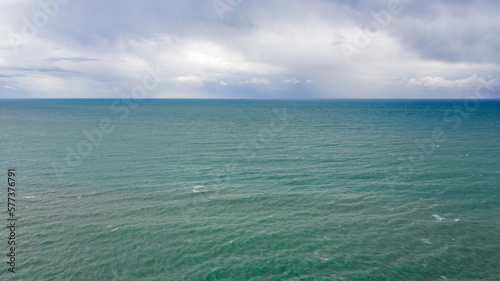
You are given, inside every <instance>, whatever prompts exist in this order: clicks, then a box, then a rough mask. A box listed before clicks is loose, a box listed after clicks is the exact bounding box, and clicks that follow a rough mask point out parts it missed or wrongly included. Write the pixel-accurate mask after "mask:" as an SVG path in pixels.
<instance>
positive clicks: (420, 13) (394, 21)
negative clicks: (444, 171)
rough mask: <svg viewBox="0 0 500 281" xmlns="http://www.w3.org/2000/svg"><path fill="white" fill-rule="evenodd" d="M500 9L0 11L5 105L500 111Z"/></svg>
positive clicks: (198, 3) (63, 3)
mask: <svg viewBox="0 0 500 281" xmlns="http://www.w3.org/2000/svg"><path fill="white" fill-rule="evenodd" d="M499 7H500V6H499V5H498V2H497V1H494V0H490V1H486V0H485V1H481V0H477V1H465V0H455V1H452V0H440V1H439V0H435V1H430V0H429V1H425V0H424V1H422V0H418V1H417V0H400V1H397V0H361V1H354V0H353V1H349V0H183V1H181V0H147V1H133V0H121V1H118V0H108V1H97V0H41V1H27V0H25V1H19V0H2V1H1V2H0V34H1V36H0V98H115V97H120V96H123V95H128V94H130V93H131V91H133V90H134V89H136V90H137V89H141V87H142V89H146V91H142V92H141V93H142V96H144V97H149V98H271V99H281V98H285V99H295V98H474V97H480V98H500V51H499V50H500V17H499V16H498V15H499V13H500V8H499Z"/></svg>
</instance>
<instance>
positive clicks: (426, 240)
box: [420, 238, 432, 245]
mask: <svg viewBox="0 0 500 281" xmlns="http://www.w3.org/2000/svg"><path fill="white" fill-rule="evenodd" d="M420 241H422V242H424V243H425V244H429V245H431V244H432V242H431V241H429V239H425V238H421V239H420Z"/></svg>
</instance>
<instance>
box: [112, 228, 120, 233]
mask: <svg viewBox="0 0 500 281" xmlns="http://www.w3.org/2000/svg"><path fill="white" fill-rule="evenodd" d="M118 229H119V227H117V228H115V229H113V230H111V232H114V231H117V230H118Z"/></svg>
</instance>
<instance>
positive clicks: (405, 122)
mask: <svg viewBox="0 0 500 281" xmlns="http://www.w3.org/2000/svg"><path fill="white" fill-rule="evenodd" d="M465 105H467V106H464V103H463V102H462V101H369V100H364V101H363V100H362V101H224V100H148V101H142V102H135V103H134V104H126V103H124V102H123V101H120V102H119V103H118V104H116V103H114V101H113V100H0V147H1V151H0V152H1V153H2V158H1V159H2V160H1V161H0V164H1V170H2V171H4V172H2V173H3V174H4V179H2V180H1V181H2V182H3V183H4V184H3V186H2V188H1V189H0V201H1V202H2V203H1V204H2V209H3V210H5V211H4V212H3V213H2V220H3V222H2V223H3V224H4V225H7V218H8V214H7V212H6V207H7V169H10V168H12V169H16V200H17V201H16V216H17V218H18V221H17V222H16V226H17V228H16V268H15V271H16V273H11V272H8V271H7V269H8V268H9V266H8V265H7V263H6V261H7V259H8V257H7V253H8V252H9V248H8V247H9V246H8V245H7V237H8V236H9V231H8V229H7V228H6V227H3V228H2V229H1V231H0V237H2V239H1V240H0V249H1V252H2V256H3V258H2V266H1V267H0V269H1V271H0V279H1V280H500V269H499V268H500V267H499V265H500V244H499V242H500V239H499V238H500V219H499V214H500V196H499V195H500V191H499V187H500V186H499V184H500V145H499V144H500V119H499V114H500V102H498V101H488V102H486V101H484V102H480V103H478V104H476V105H475V106H474V107H472V106H471V105H473V104H472V103H468V104H465Z"/></svg>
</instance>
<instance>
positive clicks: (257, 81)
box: [247, 77, 269, 85]
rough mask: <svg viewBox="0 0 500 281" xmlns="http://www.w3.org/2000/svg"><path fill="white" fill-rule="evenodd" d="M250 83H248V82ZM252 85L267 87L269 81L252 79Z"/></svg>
mask: <svg viewBox="0 0 500 281" xmlns="http://www.w3.org/2000/svg"><path fill="white" fill-rule="evenodd" d="M247 83H248V81H247ZM250 83H252V84H256V85H267V84H269V80H267V79H265V78H255V77H254V78H252V79H250Z"/></svg>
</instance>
